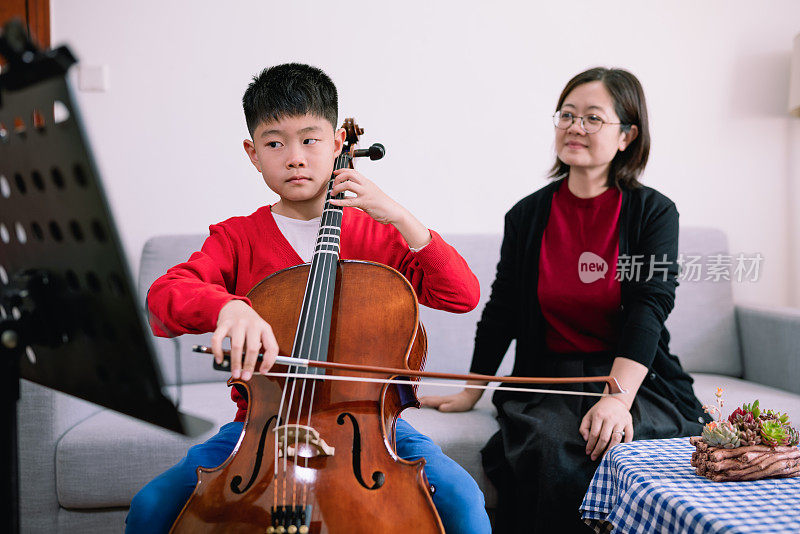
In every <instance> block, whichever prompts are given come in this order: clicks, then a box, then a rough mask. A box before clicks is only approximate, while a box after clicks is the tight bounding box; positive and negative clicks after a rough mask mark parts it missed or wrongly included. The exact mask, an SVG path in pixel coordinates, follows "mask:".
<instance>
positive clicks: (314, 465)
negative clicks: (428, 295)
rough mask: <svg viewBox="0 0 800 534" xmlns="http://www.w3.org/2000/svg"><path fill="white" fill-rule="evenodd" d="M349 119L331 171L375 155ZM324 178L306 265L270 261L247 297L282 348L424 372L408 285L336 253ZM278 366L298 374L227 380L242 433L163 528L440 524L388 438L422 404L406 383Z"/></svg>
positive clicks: (418, 474) (414, 470) (398, 528)
mask: <svg viewBox="0 0 800 534" xmlns="http://www.w3.org/2000/svg"><path fill="white" fill-rule="evenodd" d="M344 128H345V130H346V132H347V137H346V141H345V144H344V147H343V149H342V152H341V155H340V156H338V157H337V159H336V162H335V165H334V170H338V169H341V168H345V166H351V165H352V159H353V157H356V156H359V155H369V156H370V157H371V158H372V159H378V157H380V156H382V150H381V149H382V147H379V146H376V145H373V147H371V148H370V149H366V150H363V151H359V152H357V151H356V150H355V148H354V147H355V144H356V143H357V141H358V136H359V135H360V134H362V133H363V130H362V129H360V128H359V127H358V126H357V125H356V124H355V123H354V121H353V120H352V119H347V120H346V121H345V124H344ZM376 156H377V157H376ZM332 185H333V178H331V180H330V181H329V184H328V194H327V197H326V201H325V206H324V209H323V213H322V218H321V222H320V229H319V233H318V237H317V245H316V247H315V251H314V256H313V259H312V261H311V264H310V265H309V264H303V265H298V266H295V267H290V268H287V269H284V270H281V271H278V272H276V273H274V274H272V275H270V276H268V277H267V278H265V279H264V280H262V281H261V282H260V283H258V284H257V285H256V286H255V287H253V289H251V290H250V292H249V293H248V294H247V296H248V298H250V300H251V302H252V306H253V308H254V309H255V310H256V312H258V313H259V315H261V317H263V318H264V320H265V321H267V322H268V323H269V324H270V325H271V327H272V329H273V332H274V334H275V338H276V340H277V342H278V346H279V347H280V354H291V355H292V357H294V358H299V359H303V360H314V361H323V362H324V361H327V362H340V363H345V364H354V365H365V364H376V363H379V364H381V365H384V366H389V367H392V368H398V369H409V370H419V369H421V367H422V366H423V363H424V359H425V354H426V341H425V330H424V328H423V327H422V325H421V323H420V322H419V310H418V305H417V297H416V294H415V293H414V290H413V288H412V286H411V284H410V283H409V282H408V281H407V280H406V279H405V278H404V277H403V276H402V275H401V274H400V273H398V272H397V271H395V270H394V269H392V268H390V267H387V266H384V265H380V264H377V263H371V262H365V261H341V260H339V254H338V252H339V238H340V232H341V222H342V208H341V207H338V206H334V205H333V204H331V203H330V200H331V196H330V190H331V187H332ZM343 196H344V195H343V194H342V195H341V196H340V197H338V198H343ZM273 370H274V371H276V372H277V373H276V374H281V373H280V372H281V371H285V372H286V373H285V374H290V375H294V376H277V377H275V376H264V375H259V374H255V375H254V376H253V377H252V378H251V379H250V380H249V381H247V382H245V381H241V380H233V379H231V380H229V382H228V384H229V385H232V386H233V387H236V388H239V389H240V391H242V392H243V393H245V394H246V398H247V399H248V413H247V419H246V421H245V423H244V430H243V433H242V436H241V437H240V439H239V443H238V444H237V446H236V448H235V449H234V452H233V453H232V454H231V456H230V457H229V458H228V459H227V460H226V461H225V462H224V463H223V464H222V465H220V466H219V467H217V468H214V469H205V468H199V469H198V483H197V486H196V487H195V490H194V492H193V493H192V495H191V496H190V498H189V500H188V501H187V503H186V505H185V506H184V508H183V510H182V511H181V513H180V515H179V516H178V518H177V520H176V521H175V523H174V524H173V527H172V530H171V532H173V533H181V532H189V533H198V532H226V533H238V532H241V533H245V532H247V533H251V532H258V533H265V532H266V533H292V534H294V533H315V534H317V533H320V534H322V533H328V532H331V533H338V532H348V533H361V532H363V533H367V532H369V533H375V532H381V533H390V532H408V531H410V530H411V529H413V530H414V531H415V532H419V533H441V532H444V529H443V527H442V522H441V520H440V518H439V516H438V514H437V512H436V509H435V508H434V505H433V501H432V499H431V487H430V485H429V484H428V483H427V481H426V479H425V475H424V472H423V464H424V463H425V461H424V460H422V459H420V460H417V461H414V462H409V461H406V460H403V459H402V458H400V457H398V456H397V454H396V452H395V451H394V447H393V445H394V426H395V423H396V421H397V417H398V416H399V414H400V412H401V411H402V410H403V409H404V408H405V407H407V406H411V405H418V401H417V398H416V391H415V387H414V386H413V385H412V384H413V382H412V381H409V382H408V384H409V385H407V386H401V385H397V384H383V383H375V382H356V383H353V382H338V381H335V380H318V379H315V378H313V377H315V376H316V375H319V374H322V373H324V374H328V375H336V374H337V373H339V374H340V373H342V372H343V371H335V370H324V369H316V368H311V367H300V366H294V365H288V366H287V365H275V366H274V367H273ZM348 374H350V375H351V376H352V375H353V374H354V373H352V372H349V373H348ZM355 375H356V376H358V375H359V373H355Z"/></svg>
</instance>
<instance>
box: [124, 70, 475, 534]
mask: <svg viewBox="0 0 800 534" xmlns="http://www.w3.org/2000/svg"><path fill="white" fill-rule="evenodd" d="M243 106H244V112H245V118H246V120H247V126H248V130H249V131H250V135H251V138H250V139H246V140H245V141H244V149H245V151H246V152H247V155H248V157H249V158H250V161H251V162H252V163H253V165H254V166H255V167H256V169H257V170H258V171H259V172H260V173H261V175H262V176H263V178H264V181H265V182H266V184H267V186H268V187H269V188H270V189H271V190H272V191H274V192H275V193H276V194H278V196H279V197H280V200H279V201H278V202H276V203H275V204H274V205H272V206H269V205H268V206H264V207H262V208H259V209H258V210H256V211H255V212H254V213H252V214H251V215H248V216H246V217H234V218H231V219H228V220H226V221H223V222H222V223H220V224H217V225H213V226H211V227H210V236H209V237H208V239H206V241H205V243H204V244H203V247H202V249H201V250H200V251H199V252H195V253H194V254H192V256H191V257H190V258H189V260H188V261H187V262H185V263H182V264H180V265H177V266H175V267H173V268H171V269H169V271H167V273H166V274H165V275H164V276H162V277H161V278H159V279H158V280H156V281H155V282H154V283H153V285H152V287H151V288H150V291H149V293H148V299H147V300H148V307H149V310H150V314H151V316H152V319H151V325H152V328H153V331H154V333H155V334H156V335H159V336H174V335H179V334H184V333H193V334H196V333H202V332H211V331H213V332H214V335H213V337H212V348H213V351H214V355H215V359H216V360H217V361H218V362H221V361H222V341H223V339H224V338H226V337H228V338H230V341H231V369H232V376H233V378H241V379H242V380H249V379H250V378H251V376H252V374H253V373H254V372H256V368H255V367H256V360H257V355H258V353H259V352H263V354H264V358H263V361H262V364H261V365H260V367H259V368H258V370H257V371H259V372H266V371H268V370H269V369H270V368H271V367H272V364H273V363H274V361H275V357H276V356H277V352H278V344H277V342H276V341H275V337H274V335H273V333H272V330H271V328H270V326H269V324H267V322H266V321H264V319H262V318H261V317H260V316H259V315H258V314H257V313H256V312H255V311H254V310H253V309H252V308H251V307H250V303H249V301H248V299H247V298H246V297H245V296H244V295H245V294H247V292H248V291H249V290H250V289H251V288H252V287H253V286H254V285H256V284H257V283H258V282H259V281H261V280H262V279H263V278H265V277H267V276H269V275H270V274H272V273H274V272H276V271H279V270H281V269H284V268H287V267H291V266H293V265H298V264H301V263H304V262H308V261H310V259H311V256H312V254H313V250H314V245H315V242H316V237H317V230H318V227H319V220H320V216H321V215H322V209H323V205H324V202H325V196H326V192H327V184H328V180H329V179H330V176H331V172H332V170H333V164H334V159H335V157H336V156H337V155H338V154H339V153H340V152H341V149H342V146H343V143H344V139H345V132H344V130H341V129H338V130H337V128H336V124H337V112H338V99H337V92H336V87H335V86H334V84H333V82H332V81H331V79H330V78H329V77H328V76H327V75H326V74H325V73H323V72H322V71H320V70H319V69H316V68H314V67H310V66H308V65H301V64H285V65H278V66H275V67H272V68H269V69H266V70H264V71H263V72H262V73H261V74H260V75H259V76H257V77H255V78H254V79H253V82H252V83H251V84H250V86H249V87H248V89H247V91H246V92H245V95H244V98H243ZM344 191H349V192H350V193H352V194H354V195H355V196H354V197H350V198H345V199H342V200H332V201H331V202H332V203H334V204H336V205H338V206H343V207H345V208H344V213H343V219H342V238H341V249H340V257H341V258H342V259H359V260H368V261H373V262H377V263H382V264H384V265H388V266H390V267H393V268H394V269H396V270H398V271H399V272H400V273H401V274H403V275H404V276H405V277H406V278H407V279H408V280H409V282H410V283H411V284H412V286H413V287H414V290H415V292H416V293H417V296H418V299H419V302H420V303H422V304H425V305H427V306H430V307H432V308H437V309H441V310H446V311H451V312H466V311H469V310H471V309H473V308H474V307H475V306H476V305H477V302H478V297H479V287H478V281H477V279H476V278H475V275H474V274H473V273H472V272H471V271H470V269H469V267H468V266H467V264H466V262H465V261H464V259H463V258H462V257H461V256H460V255H459V254H458V253H457V252H456V251H455V249H453V248H452V247H451V246H450V245H448V244H447V243H445V242H444V240H443V239H442V238H441V237H440V236H439V235H438V234H437V233H436V232H433V231H429V230H428V229H427V228H426V227H425V226H423V225H422V224H421V223H420V222H419V221H418V220H417V219H416V218H414V216H413V215H412V214H411V213H410V212H409V211H408V210H406V209H405V208H403V207H402V206H400V205H399V204H398V203H397V202H395V201H394V200H392V199H391V198H389V197H388V196H387V195H386V194H385V193H383V191H381V190H380V189H379V188H378V187H377V186H376V185H375V184H373V183H372V182H371V181H369V180H368V179H367V178H366V177H364V176H363V175H362V174H360V173H359V172H357V171H355V170H352V169H342V170H339V171H337V172H336V179H335V182H334V188H333V190H332V192H331V195H332V196H333V195H336V194H339V193H341V192H344ZM353 208H358V209H353ZM231 397H232V398H233V400H234V401H235V402H236V403H237V405H238V412H237V414H236V417H235V418H234V421H233V422H231V423H228V424H226V425H224V426H223V427H222V428H221V429H220V431H219V433H218V434H216V435H215V436H213V437H212V438H210V439H209V440H208V441H206V442H205V443H202V444H199V445H196V446H194V447H192V448H191V449H190V450H189V451H188V453H187V455H186V457H184V458H183V459H182V460H181V461H180V462H179V463H178V464H176V465H175V466H173V467H172V468H170V469H169V470H167V471H166V472H164V473H162V474H161V475H159V476H158V477H156V478H155V479H153V480H152V481H151V482H149V483H148V484H147V485H146V486H145V487H144V488H142V490H140V491H139V493H137V495H136V496H135V497H134V499H133V501H132V503H131V509H130V512H129V514H128V517H127V519H126V524H127V528H126V532H129V533H132V532H147V533H154V532H166V531H168V530H169V528H170V526H171V525H172V523H173V522H174V520H175V518H176V517H177V516H178V514H179V513H180V510H181V508H182V507H183V506H184V504H185V503H186V501H187V499H188V498H189V496H190V495H191V493H192V491H193V489H194V487H195V485H196V483H197V474H196V470H197V468H198V467H200V466H202V467H209V468H210V467H216V466H218V465H220V464H222V463H223V462H224V461H225V460H226V459H227V458H228V456H230V454H231V453H232V451H233V449H234V447H235V446H236V443H237V442H238V440H239V436H240V434H241V432H242V428H243V422H244V419H245V415H246V410H247V401H246V399H245V398H243V397H242V396H241V395H240V394H239V392H238V391H237V390H236V389H235V388H232V389H231ZM396 431H397V436H396V437H397V441H396V444H397V446H396V449H397V453H398V455H399V456H400V457H402V458H404V459H407V460H415V459H418V458H425V460H426V464H425V473H426V475H427V478H428V480H429V481H430V482H431V483H432V484H433V485H434V486H435V487H436V492H435V494H434V496H433V501H434V504H435V505H436V508H437V510H438V512H439V515H440V517H441V519H442V522H443V524H444V526H445V529H446V530H447V532H449V533H458V532H463V533H488V532H489V531H490V527H489V520H488V517H487V516H486V512H485V509H484V501H483V494H482V493H481V491H480V490H479V489H478V486H477V484H476V483H475V481H474V480H473V479H472V478H471V477H470V476H469V474H468V473H467V472H466V471H464V469H463V468H461V467H460V466H459V465H458V464H456V463H455V462H454V461H453V460H451V459H450V458H448V457H447V456H445V455H444V454H443V453H442V451H441V449H440V448H439V447H438V446H436V445H435V444H434V443H433V442H432V441H431V440H430V439H429V438H427V437H426V436H424V435H422V434H420V433H419V432H417V431H416V430H415V429H413V428H412V427H411V425H409V424H408V423H406V422H405V421H403V420H402V419H399V420H398V422H397V429H396Z"/></svg>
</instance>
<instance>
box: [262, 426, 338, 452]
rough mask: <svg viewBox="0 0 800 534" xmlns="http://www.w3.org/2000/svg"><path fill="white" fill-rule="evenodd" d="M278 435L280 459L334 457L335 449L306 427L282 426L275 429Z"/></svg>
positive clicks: (315, 431)
mask: <svg viewBox="0 0 800 534" xmlns="http://www.w3.org/2000/svg"><path fill="white" fill-rule="evenodd" d="M275 432H276V433H277V435H278V457H280V458H283V457H284V456H286V457H287V458H295V457H301V458H315V457H317V456H333V453H334V448H333V447H331V446H330V445H328V444H327V443H325V440H324V439H322V438H321V437H320V435H319V432H318V431H317V430H316V429H314V428H313V427H310V426H305V425H281V426H279V427H276V428H275Z"/></svg>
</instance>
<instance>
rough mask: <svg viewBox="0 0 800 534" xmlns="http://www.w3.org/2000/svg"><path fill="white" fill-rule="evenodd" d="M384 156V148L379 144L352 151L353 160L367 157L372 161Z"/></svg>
mask: <svg viewBox="0 0 800 534" xmlns="http://www.w3.org/2000/svg"><path fill="white" fill-rule="evenodd" d="M385 155H386V148H384V146H383V145H382V144H380V143H375V144H373V145H372V146H371V147H369V148H359V149H357V150H354V151H353V157H354V158H363V157H365V156H369V159H371V160H372V161H375V160H376V159H381V158H382V157H383V156H385Z"/></svg>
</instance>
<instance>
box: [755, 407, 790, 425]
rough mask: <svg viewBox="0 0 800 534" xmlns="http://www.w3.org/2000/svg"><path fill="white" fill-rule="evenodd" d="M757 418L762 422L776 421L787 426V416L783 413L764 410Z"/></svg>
mask: <svg viewBox="0 0 800 534" xmlns="http://www.w3.org/2000/svg"><path fill="white" fill-rule="evenodd" d="M759 418H760V419H761V420H762V421H778V422H779V423H780V424H782V425H788V424H789V415H788V414H785V413H780V412H776V411H774V410H765V411H763V412H761V415H760V416H759Z"/></svg>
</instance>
